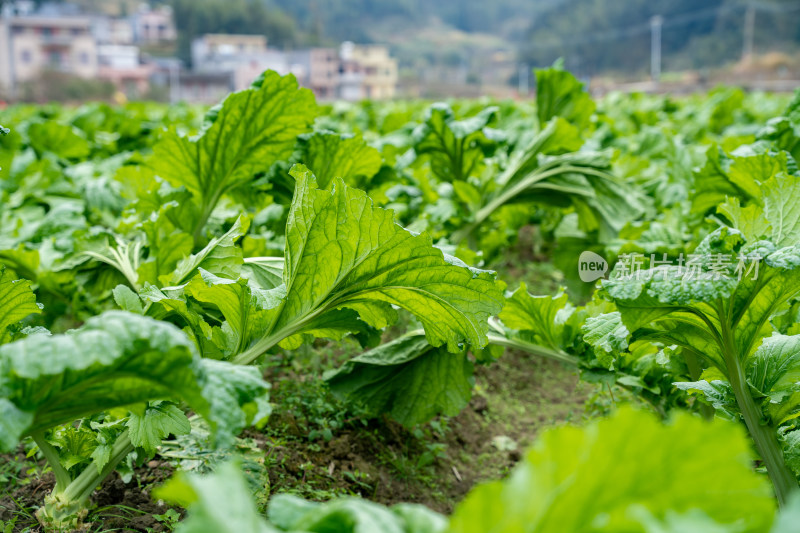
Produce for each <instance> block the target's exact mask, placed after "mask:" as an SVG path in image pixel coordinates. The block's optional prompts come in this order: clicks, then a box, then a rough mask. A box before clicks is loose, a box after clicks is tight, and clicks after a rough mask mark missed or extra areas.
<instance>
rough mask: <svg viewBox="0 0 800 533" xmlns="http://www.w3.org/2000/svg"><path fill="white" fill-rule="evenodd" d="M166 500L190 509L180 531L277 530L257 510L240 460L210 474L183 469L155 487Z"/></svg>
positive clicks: (269, 532) (254, 532)
mask: <svg viewBox="0 0 800 533" xmlns="http://www.w3.org/2000/svg"><path fill="white" fill-rule="evenodd" d="M155 495H156V496H157V497H158V498H159V499H162V500H166V501H169V502H173V503H177V504H178V505H180V506H181V507H185V508H186V509H187V510H188V516H187V518H186V520H184V521H183V522H181V523H180V524H179V525H178V527H176V528H175V532H176V533H211V532H212V531H213V532H215V533H272V532H275V531H277V530H276V529H274V528H272V527H270V526H269V525H268V524H267V521H266V520H265V519H264V517H262V516H261V515H260V514H259V513H258V511H257V510H256V506H255V505H254V504H253V502H252V500H251V496H250V488H249V487H248V486H247V482H246V481H245V479H244V476H243V475H242V473H241V471H240V470H239V467H238V466H237V465H236V463H226V464H223V465H222V466H220V467H219V469H218V470H217V472H216V473H214V474H212V475H208V476H200V475H198V474H186V473H183V472H181V473H179V474H178V475H177V476H175V477H173V478H172V479H170V480H169V481H168V482H167V483H166V484H165V485H163V486H161V487H159V488H157V489H156V491H155Z"/></svg>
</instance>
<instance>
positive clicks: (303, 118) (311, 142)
mask: <svg viewBox="0 0 800 533" xmlns="http://www.w3.org/2000/svg"><path fill="white" fill-rule="evenodd" d="M0 124H2V125H3V127H4V129H3V130H2V135H1V136H0V167H2V170H1V171H0V452H2V455H0V530H2V531H4V532H9V533H10V532H12V531H98V532H99V531H173V530H174V531H176V532H179V533H200V532H208V533H217V532H221V533H225V532H230V533H250V532H253V533H255V532H259V533H261V532H279V531H280V532H298V533H299V532H306V533H309V532H310V533H334V532H342V533H349V532H353V533H372V532H387V533H395V532H396V533H444V532H452V533H523V532H525V533H532V532H537V533H539V532H542V533H543V532H548V533H549V532H553V533H572V532H575V533H577V532H587V533H588V532H606V533H629V532H630V533H633V532H647V533H692V532H698V533H699V532H704V533H705V532H718V533H723V532H724V533H749V532H752V533H765V532H771V533H790V532H796V531H800V529H798V528H800V526H798V524H799V523H800V494H798V493H799V492H800V491H798V487H799V486H798V479H799V478H798V476H800V421H799V420H800V418H798V417H800V170H799V169H798V163H797V162H798V160H800V91H798V92H796V93H795V94H794V95H786V94H784V95H772V94H760V93H745V92H744V91H742V90H740V89H738V88H726V87H721V88H718V89H715V90H713V91H711V92H709V93H707V94H703V95H694V96H683V97H668V96H652V95H644V94H620V93H612V94H610V95H608V96H606V97H604V98H602V99H599V100H594V99H592V98H591V97H590V96H589V94H588V93H587V92H586V91H585V90H584V87H583V85H582V84H581V83H580V82H579V81H578V80H577V79H576V78H575V77H573V75H572V74H570V73H569V72H567V71H565V70H563V69H562V68H561V67H560V66H558V65H556V66H554V67H552V68H549V69H544V70H539V71H537V72H536V97H535V98H533V99H531V100H526V101H517V102H513V101H490V100H488V99H487V100H474V101H451V102H448V103H443V102H438V103H434V102H423V101H409V102H404V101H397V102H384V103H378V102H364V103H360V104H344V103H341V104H333V105H327V106H324V105H320V104H317V103H316V102H315V100H314V97H313V95H312V93H311V92H310V91H308V90H307V89H300V88H298V86H297V83H296V81H295V79H294V78H293V77H292V76H291V75H289V76H285V77H281V76H279V75H278V74H276V73H274V72H271V71H268V72H266V73H265V74H264V75H262V76H261V77H260V78H259V79H258V80H256V81H255V82H254V83H253V85H252V86H251V87H250V88H249V89H247V90H244V91H241V92H238V93H234V94H231V95H230V96H228V97H227V98H226V99H225V100H224V101H223V102H221V103H220V104H219V105H217V106H215V107H213V108H211V109H202V108H198V107H191V106H183V105H179V106H172V107H167V106H164V105H160V104H149V103H129V104H125V105H124V106H119V107H113V106H109V105H107V104H103V103H91V104H85V105H82V106H79V107H76V106H64V107H58V106H55V105H43V106H26V105H18V106H12V107H9V108H7V109H5V110H2V111H0Z"/></svg>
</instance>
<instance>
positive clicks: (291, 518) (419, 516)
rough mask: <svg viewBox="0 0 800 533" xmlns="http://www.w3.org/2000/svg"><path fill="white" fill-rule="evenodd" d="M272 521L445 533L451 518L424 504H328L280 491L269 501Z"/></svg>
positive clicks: (297, 526)
mask: <svg viewBox="0 0 800 533" xmlns="http://www.w3.org/2000/svg"><path fill="white" fill-rule="evenodd" d="M268 516H269V520H270V522H271V523H272V524H274V525H275V526H277V527H278V528H280V531H296V532H300V531H303V532H309V533H325V532H328V531H330V532H333V531H336V532H337V533H372V532H378V531H380V532H381V533H443V532H444V531H446V529H447V519H446V518H445V517H443V516H442V515H440V514H438V513H435V512H433V511H431V510H429V509H427V508H425V507H423V506H421V505H414V504H398V505H394V506H392V507H388V508H387V507H384V506H382V505H379V504H377V503H374V502H371V501H368V500H364V499H362V498H354V497H344V498H337V499H335V500H332V501H328V502H325V503H317V502H309V501H305V500H303V499H301V498H298V497H297V496H293V495H291V494H279V495H277V496H275V497H274V498H273V499H272V501H271V502H270V504H269V514H268Z"/></svg>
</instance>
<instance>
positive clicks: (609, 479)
mask: <svg viewBox="0 0 800 533" xmlns="http://www.w3.org/2000/svg"><path fill="white" fill-rule="evenodd" d="M749 462H750V452H749V446H748V443H747V441H746V439H745V438H743V434H742V432H741V430H740V429H739V428H738V427H737V426H736V425H735V424H731V423H730V422H725V421H721V420H715V421H714V422H713V423H708V422H704V421H702V420H699V419H697V418H695V417H692V416H690V415H687V414H683V413H679V414H677V415H676V416H675V417H674V418H673V420H672V421H671V422H670V423H669V424H668V425H666V426H664V425H662V424H661V423H660V422H659V421H658V420H656V419H655V417H653V416H652V415H650V414H648V413H645V412H640V411H634V410H631V409H622V410H620V411H619V412H617V413H616V414H614V415H613V416H611V417H610V418H609V419H604V420H599V421H595V422H593V423H591V424H589V425H588V426H587V427H585V428H575V427H562V428H557V429H553V430H550V431H548V432H546V433H545V434H543V435H542V436H541V437H540V438H539V439H538V441H537V443H536V444H535V445H534V447H533V448H532V449H531V450H530V451H528V453H527V454H526V455H525V456H524V459H523V461H522V462H521V463H520V464H519V465H518V466H517V467H516V468H515V469H514V471H513V472H512V473H511V475H510V477H509V478H508V479H507V480H505V481H495V482H491V483H488V484H485V485H482V486H479V487H478V488H476V489H474V490H473V491H472V492H471V493H470V494H469V495H468V496H467V497H466V499H465V500H464V501H463V502H461V504H459V506H458V507H457V508H456V510H455V513H454V515H453V517H452V519H451V523H450V529H449V531H451V532H452V533H469V532H473V531H474V532H476V533H477V532H481V533H483V532H486V531H497V532H511V531H525V532H538V531H562V532H564V533H573V532H574V533H577V532H584V531H585V532H589V531H591V532H599V531H609V532H611V531H630V532H638V531H642V532H653V533H655V532H660V531H680V530H679V529H669V528H670V527H672V528H674V527H675V524H676V523H682V522H689V521H691V520H690V519H692V520H694V519H695V518H697V515H699V518H697V519H698V520H700V523H701V524H704V525H709V524H714V525H715V526H716V527H718V528H721V530H722V531H740V532H753V533H756V532H760V531H766V530H768V529H769V526H770V524H771V522H772V517H773V513H774V510H775V504H774V502H773V500H772V498H771V496H770V491H769V487H768V485H767V484H766V483H765V480H764V479H763V478H762V477H760V476H759V475H757V474H755V473H754V472H753V471H752V470H751V468H750V466H749ZM703 531H716V529H710V530H709V529H704V530H703Z"/></svg>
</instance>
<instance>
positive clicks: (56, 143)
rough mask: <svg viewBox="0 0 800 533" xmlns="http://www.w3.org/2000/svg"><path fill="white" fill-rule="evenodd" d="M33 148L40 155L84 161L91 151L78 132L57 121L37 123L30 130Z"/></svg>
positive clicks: (29, 134) (29, 135)
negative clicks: (53, 155)
mask: <svg viewBox="0 0 800 533" xmlns="http://www.w3.org/2000/svg"><path fill="white" fill-rule="evenodd" d="M28 137H29V138H30V142H31V146H32V147H33V149H34V150H36V152H37V153H39V154H46V153H51V154H55V155H56V156H58V157H63V158H64V159H82V158H84V157H87V156H88V155H89V153H90V151H91V147H90V146H89V142H88V141H87V140H86V139H85V138H84V137H82V136H81V135H80V134H79V132H78V130H76V129H75V128H73V127H72V126H68V125H66V124H59V123H58V122H55V121H52V120H50V121H47V122H36V123H33V124H31V125H30V127H29V128H28Z"/></svg>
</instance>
